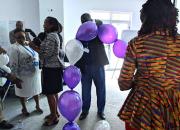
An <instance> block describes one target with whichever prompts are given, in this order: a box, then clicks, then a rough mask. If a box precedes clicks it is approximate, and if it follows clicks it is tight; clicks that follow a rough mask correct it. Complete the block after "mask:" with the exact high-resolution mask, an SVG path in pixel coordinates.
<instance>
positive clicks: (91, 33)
mask: <svg viewBox="0 0 180 130" xmlns="http://www.w3.org/2000/svg"><path fill="white" fill-rule="evenodd" d="M96 36H98V37H99V39H100V40H101V41H102V42H103V43H104V44H112V43H114V45H113V52H114V54H115V56H117V57H118V58H124V56H125V53H126V48H127V44H126V43H125V42H124V41H122V40H119V39H118V32H117V29H116V28H115V27H114V26H113V25H111V24H102V25H100V26H99V27H97V26H96V24H95V23H93V22H92V21H88V22H85V23H83V24H82V25H81V26H80V27H79V29H78V31H77V34H76V39H77V40H80V41H90V40H92V39H94V38H95V37H96Z"/></svg>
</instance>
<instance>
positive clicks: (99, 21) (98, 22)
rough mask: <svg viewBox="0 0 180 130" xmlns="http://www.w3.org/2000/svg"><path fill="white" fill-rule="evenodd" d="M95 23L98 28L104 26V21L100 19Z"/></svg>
mask: <svg viewBox="0 0 180 130" xmlns="http://www.w3.org/2000/svg"><path fill="white" fill-rule="evenodd" d="M95 22H96V25H97V26H98V27H99V26H100V25H102V24H103V21H102V20H100V19H95Z"/></svg>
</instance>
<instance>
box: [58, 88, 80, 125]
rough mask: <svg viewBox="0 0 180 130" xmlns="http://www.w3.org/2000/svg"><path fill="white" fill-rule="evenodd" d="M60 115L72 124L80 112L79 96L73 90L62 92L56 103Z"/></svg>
mask: <svg viewBox="0 0 180 130" xmlns="http://www.w3.org/2000/svg"><path fill="white" fill-rule="evenodd" d="M58 108H59V110H60V112H61V114H62V115H63V116H64V117H65V118H66V119H67V120H68V121H70V122H73V121H74V120H75V119H76V117H77V116H78V115H79V113H80V112H81V108H82V100H81V97H80V95H79V94H78V93H77V92H76V91H73V90H69V91H66V92H64V93H63V94H62V95H61V96H60V98H59V101H58Z"/></svg>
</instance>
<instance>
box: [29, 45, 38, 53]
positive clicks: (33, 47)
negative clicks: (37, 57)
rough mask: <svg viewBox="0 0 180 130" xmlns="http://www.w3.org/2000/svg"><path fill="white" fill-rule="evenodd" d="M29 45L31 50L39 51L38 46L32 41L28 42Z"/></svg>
mask: <svg viewBox="0 0 180 130" xmlns="http://www.w3.org/2000/svg"><path fill="white" fill-rule="evenodd" d="M29 46H30V47H31V48H32V49H33V50H35V51H36V52H37V53H39V51H40V48H39V47H38V46H36V45H35V44H34V43H33V42H30V43H29Z"/></svg>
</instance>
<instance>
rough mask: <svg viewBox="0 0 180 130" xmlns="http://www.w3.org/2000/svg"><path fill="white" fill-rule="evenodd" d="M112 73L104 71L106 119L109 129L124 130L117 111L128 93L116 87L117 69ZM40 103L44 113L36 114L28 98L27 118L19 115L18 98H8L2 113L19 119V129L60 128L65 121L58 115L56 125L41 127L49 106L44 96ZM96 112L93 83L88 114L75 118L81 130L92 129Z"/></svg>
mask: <svg viewBox="0 0 180 130" xmlns="http://www.w3.org/2000/svg"><path fill="white" fill-rule="evenodd" d="M112 74H113V72H106V88H107V102H106V109H105V114H106V117H107V121H108V122H109V124H110V126H111V130H124V123H123V122H122V121H120V120H119V119H118V117H117V113H118V111H119V109H120V107H121V106H122V104H123V102H124V100H125V98H126V96H127V94H128V91H126V92H121V91H120V90H119V88H118V85H117V77H118V74H119V71H116V72H115V73H114V76H112ZM66 89H67V87H65V88H64V90H66ZM76 90H77V91H78V92H79V93H81V85H80V84H79V85H78V86H77V88H76ZM40 103H41V107H42V108H43V110H44V113H43V114H42V115H37V114H36V113H35V112H33V111H34V108H35V106H34V105H35V103H34V101H33V100H29V102H27V106H28V110H29V112H31V116H30V117H28V118H23V117H22V116H21V115H19V114H20V112H21V107H20V103H19V101H18V99H17V98H15V97H14V98H8V99H7V100H6V101H5V110H4V115H5V116H6V118H7V119H9V120H10V121H12V123H14V124H17V122H18V121H19V120H21V121H22V123H23V127H24V128H23V129H21V130H61V129H62V127H63V125H64V124H65V123H66V122H67V121H66V120H65V119H64V118H63V117H62V116H61V117H60V122H59V123H58V125H56V126H54V127H42V123H43V118H44V116H45V115H47V114H48V113H49V108H48V104H47V100H46V98H45V97H43V96H42V97H41V100H40ZM96 113H97V109H96V92H95V87H94V85H93V90H92V105H91V109H90V114H89V115H88V117H87V118H86V119H85V120H83V121H79V120H78V119H77V120H76V122H77V123H78V124H79V126H80V128H81V130H94V126H95V124H96V123H97V121H98V120H99V119H98V118H97V114H96Z"/></svg>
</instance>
